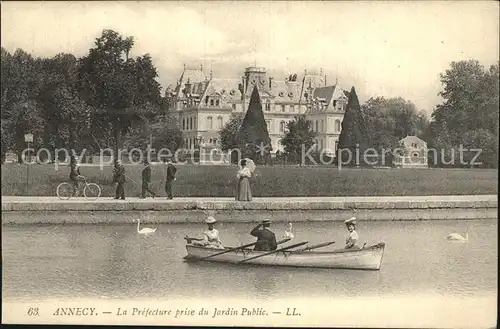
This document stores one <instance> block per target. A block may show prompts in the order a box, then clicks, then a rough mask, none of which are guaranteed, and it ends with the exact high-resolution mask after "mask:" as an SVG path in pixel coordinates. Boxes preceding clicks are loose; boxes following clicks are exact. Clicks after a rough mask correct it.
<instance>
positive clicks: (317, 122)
mask: <svg viewBox="0 0 500 329" xmlns="http://www.w3.org/2000/svg"><path fill="white" fill-rule="evenodd" d="M318 124H319V121H318V120H316V132H318V131H319V129H318Z"/></svg>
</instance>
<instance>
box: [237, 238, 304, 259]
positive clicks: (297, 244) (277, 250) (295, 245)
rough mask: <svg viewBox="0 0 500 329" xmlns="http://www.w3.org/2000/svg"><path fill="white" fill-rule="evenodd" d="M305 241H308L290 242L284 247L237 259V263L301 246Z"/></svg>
mask: <svg viewBox="0 0 500 329" xmlns="http://www.w3.org/2000/svg"><path fill="white" fill-rule="evenodd" d="M307 243H308V241H306V242H301V243H296V244H292V245H291V246H286V247H283V248H280V249H276V250H273V251H270V252H266V253H264V254H261V255H257V256H254V257H250V258H247V259H243V260H242V261H239V263H243V262H247V261H249V260H252V259H255V258H259V257H263V256H266V255H271V254H274V253H277V252H280V251H285V250H288V249H291V248H295V247H300V246H303V245H305V244H307Z"/></svg>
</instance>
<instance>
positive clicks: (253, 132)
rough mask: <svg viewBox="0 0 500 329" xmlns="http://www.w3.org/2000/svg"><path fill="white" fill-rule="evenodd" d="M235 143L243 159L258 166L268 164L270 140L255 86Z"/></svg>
mask: <svg viewBox="0 0 500 329" xmlns="http://www.w3.org/2000/svg"><path fill="white" fill-rule="evenodd" d="M237 142H238V146H239V148H240V150H241V153H242V156H243V157H249V158H251V159H253V160H254V161H255V162H256V163H258V164H264V163H269V162H270V152H271V151H272V147H271V139H270V138H269V132H268V131H267V125H266V121H265V119H264V112H262V103H261V102H260V96H259V91H258V90H257V87H256V86H254V88H253V91H252V95H251V96H250V104H249V106H248V110H247V112H246V114H245V117H244V118H243V123H242V124H241V128H240V130H239V131H238V134H237Z"/></svg>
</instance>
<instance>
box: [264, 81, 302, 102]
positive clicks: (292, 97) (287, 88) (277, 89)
mask: <svg viewBox="0 0 500 329" xmlns="http://www.w3.org/2000/svg"><path fill="white" fill-rule="evenodd" d="M300 90H301V83H300V82H298V81H273V83H272V88H271V89H270V90H269V92H270V94H271V95H272V97H273V98H274V100H275V101H276V102H279V103H288V102H289V103H297V102H299V100H300Z"/></svg>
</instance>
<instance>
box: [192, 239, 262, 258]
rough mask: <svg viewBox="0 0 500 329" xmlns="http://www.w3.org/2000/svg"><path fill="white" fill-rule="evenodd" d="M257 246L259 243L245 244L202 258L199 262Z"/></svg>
mask: <svg viewBox="0 0 500 329" xmlns="http://www.w3.org/2000/svg"><path fill="white" fill-rule="evenodd" d="M256 244H257V242H254V243H249V244H244V245H242V246H239V247H234V248H230V249H227V250H224V251H221V252H218V253H216V254H212V255H210V256H206V257H203V258H200V259H199V260H204V259H207V258H212V257H215V256H219V255H222V254H225V253H227V252H231V251H235V250H238V249H243V248H248V247H251V246H254V245H256Z"/></svg>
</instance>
